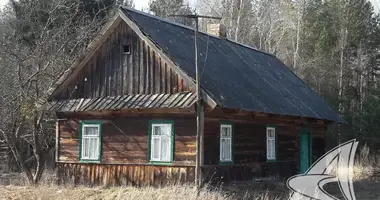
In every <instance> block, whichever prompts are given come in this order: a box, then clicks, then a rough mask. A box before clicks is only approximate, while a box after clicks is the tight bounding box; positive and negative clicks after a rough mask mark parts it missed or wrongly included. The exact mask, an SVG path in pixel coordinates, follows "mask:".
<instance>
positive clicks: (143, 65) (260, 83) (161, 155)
mask: <svg viewBox="0 0 380 200" xmlns="http://www.w3.org/2000/svg"><path fill="white" fill-rule="evenodd" d="M198 41H199V43H198V48H199V52H198V53H199V55H198V57H199V66H200V71H201V80H200V84H201V94H202V96H201V98H202V103H203V105H204V152H203V155H202V156H201V157H203V160H202V161H203V162H202V163H203V164H202V166H201V169H202V174H204V176H203V177H204V178H205V180H204V181H206V182H207V181H210V180H218V181H219V180H220V179H222V180H223V181H229V180H252V179H255V178H259V177H268V176H276V177H278V176H280V177H288V176H291V175H294V174H297V173H299V172H302V171H305V170H306V169H307V167H308V166H309V165H310V164H311V162H312V161H314V160H316V159H317V158H318V157H319V156H321V155H322V154H323V153H324V151H325V133H326V126H327V125H328V124H330V123H334V122H338V123H341V122H344V121H343V119H342V118H341V117H340V116H339V115H338V114H336V112H334V111H333V109H331V107H330V106H329V105H327V104H326V103H325V102H324V100H323V99H322V98H321V97H319V96H318V95H317V94H316V93H315V92H314V91H312V90H311V89H310V88H309V87H307V86H306V85H305V84H304V82H303V81H302V80H301V79H299V78H298V77H297V76H296V75H295V74H294V73H292V72H291V71H290V70H289V69H288V68H287V67H286V66H285V65H284V64H283V63H282V62H281V61H280V60H279V59H277V58H276V57H275V56H274V55H271V54H268V53H265V52H261V51H259V50H256V49H255V48H252V47H249V46H246V45H242V44H239V43H236V42H234V41H231V40H228V39H223V38H219V37H217V36H213V35H210V34H206V33H200V34H199V38H198ZM194 79H195V68H194V30H193V29H192V28H189V27H186V26H183V25H180V24H176V23H174V22H170V21H167V20H165V19H161V18H158V17H156V16H152V15H149V14H146V13H142V12H139V11H136V10H133V9H126V8H120V9H119V12H118V13H117V14H116V16H115V17H114V18H113V19H111V20H110V21H109V23H107V24H106V26H105V27H104V28H103V30H102V31H101V32H100V33H99V35H98V36H97V37H96V38H95V40H94V41H92V42H91V43H90V45H89V47H88V49H87V51H86V52H85V54H84V55H82V56H81V57H79V58H78V59H77V60H76V61H75V63H73V65H72V67H70V68H69V69H68V70H67V71H66V72H65V73H64V74H63V75H62V77H61V78H60V79H59V80H58V81H57V83H56V84H55V85H54V86H53V87H52V88H50V90H49V91H50V94H51V95H50V97H49V100H50V101H51V102H52V106H51V108H50V109H52V110H54V111H55V112H56V115H57V118H58V120H57V123H56V141H57V142H56V145H57V147H56V148H57V150H56V165H57V167H58V169H59V170H58V173H59V175H60V176H61V177H62V179H63V178H64V177H69V178H72V179H74V181H75V182H76V183H86V184H94V185H97V184H104V185H166V184H176V183H183V182H192V181H194V178H195V177H194V176H195V175H194V173H195V159H196V129H197V128H196V112H195V109H196V108H195V105H196V95H195V80H194Z"/></svg>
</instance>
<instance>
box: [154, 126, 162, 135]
mask: <svg viewBox="0 0 380 200" xmlns="http://www.w3.org/2000/svg"><path fill="white" fill-rule="evenodd" d="M153 135H161V127H160V126H153Z"/></svg>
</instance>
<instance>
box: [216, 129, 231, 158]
mask: <svg viewBox="0 0 380 200" xmlns="http://www.w3.org/2000/svg"><path fill="white" fill-rule="evenodd" d="M223 128H229V129H230V136H223V134H222V130H223ZM219 132H220V140H219V143H220V145H219V146H220V149H219V150H220V151H219V161H220V162H232V148H233V146H232V135H233V133H232V125H231V124H220V131H219ZM222 140H229V142H230V151H229V152H230V156H229V157H230V159H222V152H224V150H223V148H224V147H223V145H222Z"/></svg>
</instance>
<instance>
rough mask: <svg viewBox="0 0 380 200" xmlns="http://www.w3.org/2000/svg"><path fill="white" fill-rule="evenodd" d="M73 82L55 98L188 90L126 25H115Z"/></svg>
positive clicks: (166, 64)
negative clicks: (127, 48)
mask: <svg viewBox="0 0 380 200" xmlns="http://www.w3.org/2000/svg"><path fill="white" fill-rule="evenodd" d="M124 45H129V46H130V54H124V53H123V51H124ZM74 79H75V80H74V81H71V83H70V85H67V86H66V87H65V89H64V90H63V91H61V92H60V93H59V94H58V95H57V96H56V97H55V98H56V99H64V98H68V97H70V98H92V97H104V96H117V95H124V94H159V93H176V92H185V91H190V88H189V86H188V84H187V83H185V80H184V79H183V78H182V77H180V76H179V75H178V74H176V73H175V72H174V71H173V69H172V68H171V67H170V66H169V64H168V63H166V62H164V61H163V60H162V59H161V57H160V56H159V55H158V54H157V52H154V51H153V50H152V49H151V48H150V47H149V46H148V45H147V44H146V43H145V42H144V41H143V40H141V39H140V38H139V37H138V36H137V34H136V33H135V32H133V31H132V29H131V28H130V27H128V26H127V25H126V24H125V23H120V25H118V27H117V28H116V30H115V31H113V33H112V34H111V35H110V36H109V38H108V39H107V40H106V41H105V43H104V44H103V45H102V46H101V47H100V48H99V50H98V51H97V52H96V53H95V54H94V56H93V57H92V58H91V59H90V60H89V61H88V63H87V64H86V65H85V66H84V68H83V69H82V70H81V71H80V72H79V74H77V75H75V78H74ZM75 88H77V89H75Z"/></svg>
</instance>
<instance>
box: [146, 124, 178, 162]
mask: <svg viewBox="0 0 380 200" xmlns="http://www.w3.org/2000/svg"><path fill="white" fill-rule="evenodd" d="M163 126H169V127H170V129H169V130H170V131H169V134H168V135H154V127H163ZM150 128H151V133H150V134H151V138H150V147H149V148H150V160H149V161H151V162H172V161H173V147H172V145H173V144H172V142H173V139H174V138H173V124H172V123H152V125H151V127H150ZM163 138H165V139H169V147H168V149H169V158H168V159H164V158H163V157H162V156H161V153H162V146H161V145H162V139H163ZM154 139H159V141H160V142H159V148H158V149H159V152H158V155H159V156H158V158H154V156H153V155H154V152H153V151H154V149H155V148H154V147H153V145H154V143H153V140H154Z"/></svg>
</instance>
